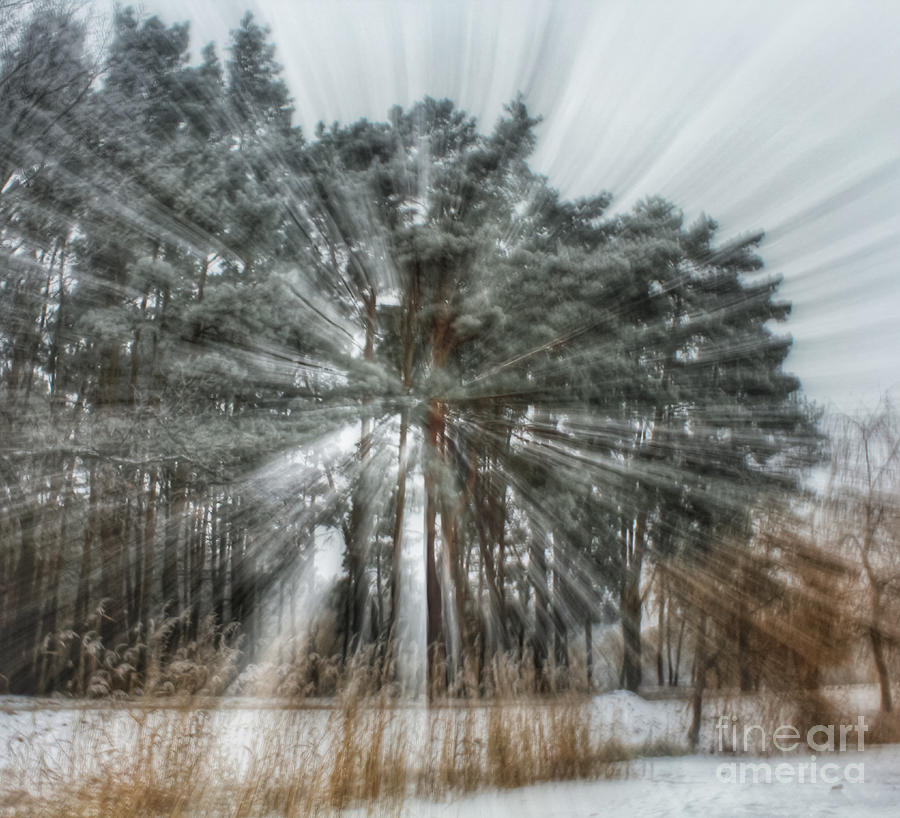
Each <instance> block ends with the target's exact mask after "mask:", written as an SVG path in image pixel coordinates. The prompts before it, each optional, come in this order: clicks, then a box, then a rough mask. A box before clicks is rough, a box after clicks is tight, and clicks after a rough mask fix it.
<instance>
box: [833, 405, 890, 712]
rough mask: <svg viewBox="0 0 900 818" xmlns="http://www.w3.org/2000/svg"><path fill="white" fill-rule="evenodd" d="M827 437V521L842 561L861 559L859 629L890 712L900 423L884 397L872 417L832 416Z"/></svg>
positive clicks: (885, 704) (882, 698)
mask: <svg viewBox="0 0 900 818" xmlns="http://www.w3.org/2000/svg"><path fill="white" fill-rule="evenodd" d="M830 432H831V435H830V436H831V440H832V456H831V467H830V473H829V478H828V484H827V489H826V492H825V502H824V504H823V511H824V514H825V516H826V520H825V521H823V522H825V524H826V525H829V526H830V528H831V530H832V531H833V532H834V534H833V536H834V537H835V544H836V546H837V547H838V548H840V549H841V550H842V551H843V552H844V554H845V556H846V557H848V558H852V559H858V561H859V562H858V567H859V577H858V578H859V583H860V595H861V599H860V602H861V606H860V607H861V609H862V613H861V615H860V624H861V626H862V628H863V629H864V631H865V634H866V636H867V638H868V640H869V642H870V646H871V648H872V659H873V661H874V663H875V669H876V671H877V673H878V682H879V685H880V687H881V709H882V711H884V712H889V711H890V710H891V709H892V706H893V703H892V699H891V685H890V674H889V671H888V666H889V663H888V655H889V653H890V651H891V649H892V648H893V647H894V645H895V644H896V640H897V633H896V630H895V628H893V627H892V626H891V622H892V621H896V614H897V612H898V608H897V602H898V601H900V593H898V592H900V513H898V512H900V418H898V415H897V412H896V410H895V409H894V407H893V406H892V405H891V403H890V402H889V401H888V400H887V399H884V400H882V401H881V403H880V404H879V405H878V406H877V407H876V408H875V409H874V410H872V411H870V412H865V413H862V414H859V415H856V416H852V417H851V416H848V415H839V416H836V417H834V418H833V419H832V422H831V429H830ZM826 530H827V529H826Z"/></svg>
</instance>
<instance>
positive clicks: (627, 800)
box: [348, 745, 900, 818]
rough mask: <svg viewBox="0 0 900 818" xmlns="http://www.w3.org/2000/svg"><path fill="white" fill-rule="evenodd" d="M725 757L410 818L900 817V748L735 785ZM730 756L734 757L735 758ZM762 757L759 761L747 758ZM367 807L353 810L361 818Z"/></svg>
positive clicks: (658, 763)
mask: <svg viewBox="0 0 900 818" xmlns="http://www.w3.org/2000/svg"><path fill="white" fill-rule="evenodd" d="M722 760H723V759H722V758H721V757H719V756H711V755H703V756H701V755H695V756H681V757H678V758H663V759H646V760H644V761H641V762H636V763H633V764H632V765H631V767H632V769H633V775H632V777H630V778H627V779H623V780H614V781H589V782H567V783H564V784H543V785H538V786H534V787H523V788H521V789H517V790H509V791H505V792H490V793H483V794H479V795H476V796H472V797H468V798H461V799H459V800H457V801H454V802H451V803H447V804H434V803H430V802H426V801H414V802H410V803H409V804H408V805H407V806H406V808H405V809H404V811H403V812H402V813H401V814H402V815H403V816H409V818H412V817H413V816H415V818H481V816H514V817H515V818H605V817H606V816H623V818H651V817H652V818H656V817H657V816H658V817H659V818H681V816H685V817H687V816H701V818H719V816H721V818H740V816H751V815H752V816H764V817H765V818H775V816H798V818H799V817H800V816H803V818H806V816H810V817H811V816H840V818H881V816H884V818H888V817H890V818H896V817H897V816H898V815H900V746H897V745H891V746H885V747H873V748H871V749H868V750H866V751H865V781H864V782H862V783H854V784H848V783H841V784H838V785H833V784H829V783H825V782H822V781H818V782H817V783H816V784H812V783H803V784H799V783H796V782H794V783H792V784H779V783H775V782H773V783H771V784H766V783H763V782H761V781H760V783H753V782H752V779H751V780H748V781H747V782H746V783H745V784H743V785H741V784H730V783H724V782H721V781H719V780H718V777H717V769H718V767H719V765H720V764H721V763H722ZM731 760H732V759H731V758H730V757H729V761H731ZM745 760H746V761H750V762H758V761H759V759H756V758H753V759H749V758H748V759H745ZM365 814H366V812H365V810H359V811H357V812H355V813H348V815H354V816H355V817H356V818H362V816H363V815H365Z"/></svg>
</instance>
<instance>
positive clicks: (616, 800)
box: [0, 687, 900, 818]
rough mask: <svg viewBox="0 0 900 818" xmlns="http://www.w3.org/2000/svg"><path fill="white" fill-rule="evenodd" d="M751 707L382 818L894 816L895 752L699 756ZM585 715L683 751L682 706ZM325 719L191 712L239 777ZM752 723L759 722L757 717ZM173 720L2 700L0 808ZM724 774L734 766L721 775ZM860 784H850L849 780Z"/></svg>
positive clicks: (617, 707)
mask: <svg viewBox="0 0 900 818" xmlns="http://www.w3.org/2000/svg"><path fill="white" fill-rule="evenodd" d="M830 693H831V698H832V699H834V700H835V701H838V702H839V703H840V704H841V705H842V706H844V707H846V708H848V709H847V710H844V711H842V712H847V713H850V712H855V713H866V714H870V713H871V712H872V710H874V709H876V708H877V689H875V688H869V687H864V688H863V687H861V688H854V689H840V690H833V691H830ZM512 706H513V707H516V706H519V705H512ZM522 706H528V705H522ZM755 706H756V705H754V701H753V699H752V698H747V697H744V698H732V699H729V698H727V697H724V696H718V697H715V696H710V697H708V698H707V700H706V702H705V708H704V714H705V715H704V720H703V728H702V730H701V737H700V747H701V749H702V752H699V753H696V754H693V755H687V754H685V755H675V756H666V757H659V758H638V759H635V760H633V761H630V762H622V763H620V764H618V765H614V766H613V767H612V768H611V770H610V772H611V777H610V778H609V779H606V780H599V781H588V782H581V781H579V782H566V783H552V784H543V785H537V786H530V787H524V788H520V789H515V790H506V791H489V792H484V793H480V794H477V795H474V796H467V797H460V798H455V799H453V800H449V801H439V802H433V801H423V800H418V799H411V800H409V801H408V802H406V803H405V805H404V806H403V808H402V810H401V811H400V812H399V813H398V812H397V811H396V810H394V809H392V810H391V814H400V815H405V816H425V818H428V817H429V816H433V817H434V818H476V817H477V816H483V815H497V816H506V815H510V816H515V818H529V816H535V818H537V817H538V816H540V818H591V816H619V815H621V816H628V818H643V816H676V817H677V816H703V818H715V816H729V818H730V817H731V816H751V815H753V816H795V815H796V816H801V815H802V816H807V815H809V816H847V817H848V818H856V816H860V818H862V816H866V817H867V818H868V817H869V816H897V815H900V745H887V746H866V747H865V749H864V750H863V751H862V752H857V751H856V750H855V749H853V750H851V751H848V752H846V753H828V754H826V753H821V754H819V755H818V758H815V759H814V760H815V763H816V765H818V766H817V767H816V770H817V771H818V773H817V776H816V777H815V780H810V778H811V772H810V770H811V766H810V765H811V764H812V757H811V756H810V755H809V751H808V749H807V748H806V747H805V746H804V747H802V750H803V752H801V753H799V754H788V755H781V754H778V753H775V754H773V755H771V756H768V757H760V756H749V755H741V756H735V755H731V754H730V753H727V752H725V753H713V752H710V751H711V750H713V749H715V743H716V732H715V725H716V719H718V718H719V716H720V715H721V714H723V713H724V714H739V715H740V717H741V718H742V720H745V723H746V720H747V719H748V718H749V717H750V716H752V715H754V713H753V709H754V707H755ZM851 708H852V709H851ZM476 710H477V709H476ZM427 712H428V711H427V709H426V708H424V707H417V706H414V705H413V706H410V707H408V708H401V709H398V710H396V711H393V713H392V719H397V720H398V722H397V723H398V724H403V725H404V726H405V728H406V729H407V730H409V731H410V732H411V733H412V734H413V735H415V734H418V732H419V731H420V730H424V729H426V728H425V722H426V720H425V719H424V718H423V717H424V716H425V714H426V713H427ZM444 712H449V711H444ZM590 713H591V715H590V718H591V730H592V731H593V733H594V735H595V737H598V738H603V737H606V736H614V737H615V738H616V739H618V740H620V741H622V742H624V743H626V744H632V745H633V746H635V747H637V746H639V745H644V746H646V745H648V744H650V745H652V744H654V743H655V742H663V743H666V744H668V745H669V746H670V747H671V748H672V749H673V750H675V751H676V752H677V751H678V748H680V747H683V746H684V737H685V735H686V731H687V726H688V724H689V723H690V717H691V711H690V705H689V703H688V702H687V701H686V700H685V699H683V698H680V699H678V698H658V699H654V700H647V699H644V698H642V697H640V696H636V695H634V694H632V693H627V692H624V691H617V692H615V693H609V694H605V695H602V696H597V697H596V698H595V699H594V700H593V702H592V705H591V709H590ZM333 715H334V713H333V710H332V709H331V707H329V706H328V703H327V702H314V703H312V706H310V707H307V708H302V709H287V708H284V707H281V706H279V705H278V704H277V703H272V702H263V701H259V700H252V699H228V698H226V699H221V700H215V701H211V702H210V709H209V710H201V711H197V718H200V719H201V720H202V721H203V722H204V729H205V730H207V731H208V732H207V734H208V735H212V736H213V737H214V739H213V740H214V741H215V742H216V744H217V745H218V749H219V751H220V752H221V753H222V759H223V763H224V764H226V765H233V767H232V769H234V770H239V769H247V765H248V764H250V763H251V760H252V758H253V756H254V754H255V753H257V752H259V751H261V748H259V747H256V746H255V745H256V744H257V742H256V740H255V739H256V738H257V737H260V736H264V735H271V734H272V733H271V731H272V730H273V729H274V730H277V731H278V732H279V734H281V735H285V736H293V737H294V738H293V741H294V742H296V746H300V744H301V743H302V744H304V745H308V744H309V743H310V742H311V743H312V744H314V745H316V746H317V747H318V752H328V751H329V750H328V748H329V746H330V745H329V741H330V740H331V739H332V736H331V733H332V731H333V730H332V728H333V727H334V722H333V721H330V719H331V718H332V717H333ZM769 715H770V716H771V718H772V719H773V721H771V724H775V723H777V720H778V719H780V718H781V715H780V713H776V714H774V715H772V714H769ZM755 716H756V718H758V719H760V721H762V719H761V716H760V711H759V710H757V712H756V714H755ZM176 717H177V718H182V719H183V718H184V711H182V710H179V709H178V708H172V709H169V708H166V707H165V706H163V705H160V704H159V703H151V702H145V703H140V704H135V703H128V704H124V703H122V704H92V703H78V702H71V701H66V700H35V699H22V698H16V697H5V698H2V699H0V796H2V795H3V791H6V792H11V791H22V790H25V791H31V790H32V788H34V787H36V786H37V785H38V783H39V782H40V781H42V780H43V781H46V780H47V778H48V776H49V777H50V778H52V777H54V774H59V775H60V776H62V777H63V778H64V779H66V778H67V777H71V776H73V775H74V776H83V775H89V774H90V770H91V766H90V765H91V761H90V759H89V758H88V757H89V756H91V755H93V756H95V757H96V756H98V755H102V754H103V753H106V752H113V751H114V750H119V751H121V749H122V748H123V747H127V746H128V744H129V743H130V742H132V741H134V740H135V738H136V736H137V735H138V731H139V730H151V731H156V730H162V731H163V732H164V731H165V729H166V727H167V726H168V728H169V729H174V726H175V725H177V724H181V725H183V722H177V721H176ZM178 729H181V728H180V727H179V728H178ZM770 729H771V727H770ZM851 744H852V742H851ZM853 746H854V747H855V745H853ZM88 750H89V752H88ZM731 764H734V765H735V766H734V767H733V768H730V767H729V765H731ZM743 764H752V765H759V764H767V765H771V769H772V770H773V778H772V779H771V780H768V781H766V780H764V777H763V776H762V775H761V774H760V773H759V771H758V769H755V768H753V767H750V768H747V772H746V775H745V777H744V780H743V782H741V780H740V775H739V772H738V771H740V770H741V769H742V766H741V765H743ZM779 764H788V765H789V766H790V767H791V769H792V771H793V773H792V775H791V780H790V781H788V782H787V783H781V782H779V781H778V780H777V777H775V776H774V770H775V769H776V768H777V766H778V765H779ZM828 764H837V767H832V768H831V770H830V775H824V774H822V770H826V771H827V769H826V767H825V765H828ZM802 765H807V769H806V773H805V778H804V780H803V781H802V783H801V782H800V781H799V780H798V774H797V770H798V768H799V766H802ZM857 765H862V766H857ZM757 775H759V776H760V777H759V778H757ZM860 777H861V778H862V780H858V779H859V778H860ZM835 782H836V783H835ZM2 802H3V801H2V798H0V803H2ZM345 814H348V815H356V816H359V817H360V818H361V816H363V815H370V814H372V813H371V811H367V810H363V809H361V810H358V811H355V812H354V811H352V810H351V811H349V812H347V813H345Z"/></svg>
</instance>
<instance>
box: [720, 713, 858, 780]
mask: <svg viewBox="0 0 900 818" xmlns="http://www.w3.org/2000/svg"><path fill="white" fill-rule="evenodd" d="M868 729H869V727H868V725H867V724H866V722H865V719H864V718H863V717H862V716H859V717H858V718H857V720H856V724H838V725H834V724H816V725H814V726H812V727H810V728H809V729H808V730H807V731H806V734H805V735H804V734H803V733H802V732H801V731H800V730H798V729H797V728H796V727H795V726H794V725H792V724H780V725H778V727H776V728H775V729H774V730H773V731H772V733H771V735H770V734H769V733H768V732H767V730H766V729H765V728H764V727H763V726H762V725H759V724H748V725H744V726H743V727H742V728H739V727H738V718H737V716H728V715H724V716H719V718H718V721H717V722H716V749H717V752H719V753H726V752H730V753H753V752H761V753H762V754H764V755H768V754H769V753H771V752H773V751H779V752H781V753H783V754H787V753H797V752H799V753H801V754H805V751H806V750H807V749H808V750H809V751H810V752H811V755H810V756H809V757H808V760H803V761H800V760H799V759H798V760H796V761H791V762H788V761H779V762H774V763H773V762H770V761H730V762H727V761H726V762H723V763H721V764H719V766H718V767H717V768H716V778H717V779H718V780H719V781H721V782H722V783H725V784H761V783H766V784H771V783H773V782H775V783H777V784H817V783H823V784H832V785H838V784H841V783H842V782H845V781H846V782H847V783H850V784H860V783H863V782H864V781H865V766H864V764H863V763H862V762H861V761H854V762H851V763H848V764H843V763H837V762H835V761H831V760H828V761H824V760H823V759H819V758H817V756H816V753H820V754H821V753H834V752H835V751H837V752H838V753H845V752H847V751H848V750H855V751H857V752H862V751H863V750H864V749H865V734H866V732H867V731H868ZM804 742H805V745H806V746H805V747H804V746H803V745H804ZM838 759H841V760H843V759H842V757H841V756H838Z"/></svg>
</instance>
